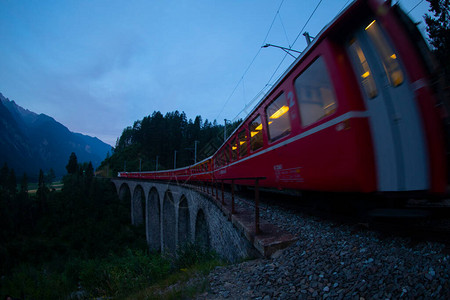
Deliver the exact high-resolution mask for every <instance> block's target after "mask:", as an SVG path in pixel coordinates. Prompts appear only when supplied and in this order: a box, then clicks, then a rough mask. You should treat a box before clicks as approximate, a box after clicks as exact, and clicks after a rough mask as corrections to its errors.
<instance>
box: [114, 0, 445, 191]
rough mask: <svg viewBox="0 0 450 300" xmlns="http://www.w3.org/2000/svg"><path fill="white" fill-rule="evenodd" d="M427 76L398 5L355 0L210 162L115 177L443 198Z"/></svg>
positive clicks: (421, 46) (416, 36) (439, 134)
mask: <svg viewBox="0 0 450 300" xmlns="http://www.w3.org/2000/svg"><path fill="white" fill-rule="evenodd" d="M431 70H432V60H431V58H430V54H429V51H428V48H427V46H426V44H425V42H424V40H423V38H422V37H421V35H420V33H419V32H418V30H417V28H416V27H415V25H414V24H413V23H412V21H411V20H410V19H409V18H408V17H407V16H406V15H405V14H404V13H403V12H402V11H401V10H400V8H399V7H397V6H396V5H395V6H391V4H390V1H388V2H380V1H376V0H368V1H356V2H354V3H353V4H352V5H351V6H349V7H348V8H347V9H346V10H345V11H343V12H342V13H341V14H340V15H339V16H337V17H336V18H335V20H333V22H331V23H330V24H329V25H328V26H327V27H325V28H324V29H323V30H322V31H321V32H320V34H319V35H318V36H317V37H316V38H315V39H314V41H313V42H312V43H311V44H310V45H309V46H308V48H307V49H306V50H305V51H304V52H303V53H302V54H301V55H300V57H298V58H297V59H296V61H295V62H294V63H293V64H292V65H291V66H290V68H289V69H288V70H287V71H286V72H285V74H284V75H283V76H282V77H281V78H280V79H279V80H278V82H277V83H276V84H275V85H274V86H273V88H272V89H271V90H270V91H269V92H268V93H267V95H266V96H265V97H264V98H263V99H262V100H261V101H260V102H259V104H258V105H257V106H256V107H255V108H254V109H253V111H252V112H251V113H250V114H249V115H248V116H247V117H246V118H245V120H244V121H243V122H242V123H241V124H240V126H239V127H238V128H237V129H236V130H235V131H234V133H233V134H232V135H231V136H230V137H229V138H228V140H227V141H226V142H225V143H224V144H223V145H222V146H221V147H220V149H219V150H218V151H217V152H216V153H215V154H214V155H213V156H212V157H210V158H208V159H206V160H204V161H202V162H200V163H197V164H195V165H192V166H189V167H185V168H180V169H176V170H167V171H159V172H123V173H119V177H126V178H145V179H161V180H174V179H176V180H179V181H186V180H193V181H201V180H211V179H215V180H220V179H229V178H247V177H265V178H266V179H265V180H262V181H261V182H260V184H261V185H262V186H266V187H272V188H278V189H296V190H314V191H345V192H375V191H380V192H388V191H389V192H392V191H394V192H397V191H427V192H431V193H443V192H444V190H445V188H446V156H445V149H444V147H445V146H444V133H443V129H442V125H441V121H442V120H441V118H440V113H441V112H440V111H438V109H437V108H436V103H437V97H436V93H435V91H434V90H433V88H432V87H431V85H430V76H431V72H432V71H431ZM238 183H240V184H252V182H250V181H241V182H238Z"/></svg>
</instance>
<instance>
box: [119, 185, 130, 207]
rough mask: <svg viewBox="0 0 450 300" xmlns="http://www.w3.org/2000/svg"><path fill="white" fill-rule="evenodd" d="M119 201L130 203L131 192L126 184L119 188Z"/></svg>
mask: <svg viewBox="0 0 450 300" xmlns="http://www.w3.org/2000/svg"><path fill="white" fill-rule="evenodd" d="M119 199H120V201H122V202H125V203H127V202H128V203H129V201H131V191H130V187H129V186H128V184H126V183H122V185H121V186H120V188H119Z"/></svg>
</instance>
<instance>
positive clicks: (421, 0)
mask: <svg viewBox="0 0 450 300" xmlns="http://www.w3.org/2000/svg"><path fill="white" fill-rule="evenodd" d="M422 2H423V0H420V1H419V3H417V4H416V5H414V7H413V8H411V9H410V10H409V11H408V12H407V14H408V15H409V13H410V12H412V11H413V10H414V9H416V8H417V6H419V5H420V3H422Z"/></svg>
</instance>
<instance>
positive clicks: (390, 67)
mask: <svg viewBox="0 0 450 300" xmlns="http://www.w3.org/2000/svg"><path fill="white" fill-rule="evenodd" d="M366 32H367V34H368V35H369V37H370V39H371V40H372V42H373V43H374V45H375V48H376V49H377V52H378V54H379V55H380V56H381V61H382V62H383V67H384V71H385V72H386V75H387V77H388V78H389V82H390V84H391V85H392V86H394V87H395V86H399V85H400V84H402V82H403V72H402V70H401V69H400V65H399V63H398V60H397V54H395V52H394V50H393V49H392V48H391V46H390V45H389V43H388V41H387V40H386V38H385V37H384V35H383V33H382V32H381V29H380V26H378V24H377V22H376V21H375V20H374V21H372V22H371V23H370V24H369V26H367V27H366Z"/></svg>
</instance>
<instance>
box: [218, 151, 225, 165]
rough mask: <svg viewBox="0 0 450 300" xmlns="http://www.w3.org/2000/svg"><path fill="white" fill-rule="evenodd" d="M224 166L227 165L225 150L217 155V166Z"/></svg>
mask: <svg viewBox="0 0 450 300" xmlns="http://www.w3.org/2000/svg"><path fill="white" fill-rule="evenodd" d="M224 165H225V159H224V154H223V149H222V150H220V151H219V153H218V154H217V166H218V167H222V166H224Z"/></svg>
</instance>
